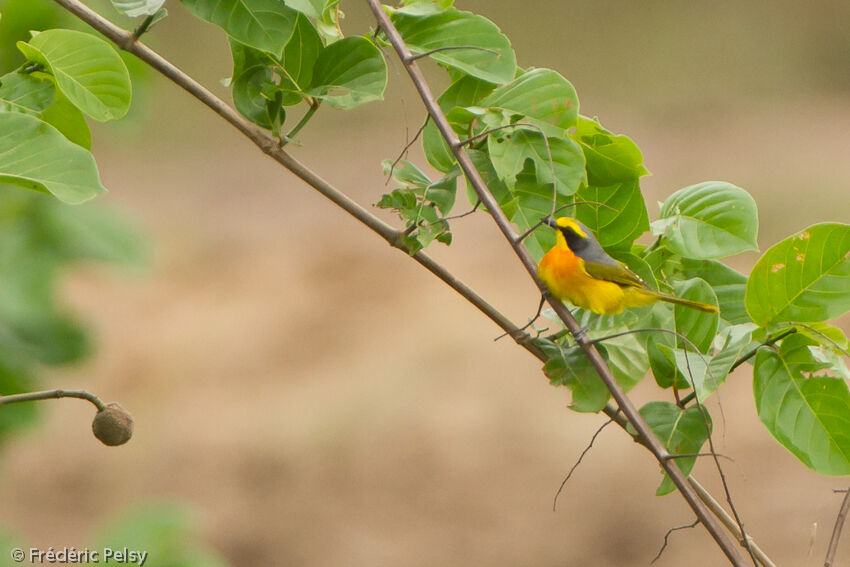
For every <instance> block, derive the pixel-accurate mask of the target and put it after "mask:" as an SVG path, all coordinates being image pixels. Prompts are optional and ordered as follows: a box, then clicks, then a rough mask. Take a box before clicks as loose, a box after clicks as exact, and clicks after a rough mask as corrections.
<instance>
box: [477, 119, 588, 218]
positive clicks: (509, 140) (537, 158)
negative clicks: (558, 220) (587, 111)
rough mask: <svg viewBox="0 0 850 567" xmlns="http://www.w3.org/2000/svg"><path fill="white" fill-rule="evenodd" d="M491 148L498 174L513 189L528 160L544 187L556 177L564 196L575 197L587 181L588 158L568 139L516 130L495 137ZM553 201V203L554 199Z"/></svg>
mask: <svg viewBox="0 0 850 567" xmlns="http://www.w3.org/2000/svg"><path fill="white" fill-rule="evenodd" d="M487 146H488V149H489V152H490V159H491V161H492V162H493V167H494V168H495V170H496V173H497V174H498V175H499V178H500V179H502V180H503V181H504V182H505V184H506V185H507V186H508V187H509V188H513V187H514V185H515V184H516V178H517V175H519V173H520V172H521V171H522V170H523V168H524V167H525V162H526V160H531V161H532V162H533V163H534V166H535V168H536V171H537V179H538V181H539V182H540V183H541V184H550V183H552V182H553V179H552V174H553V173H554V175H555V179H554V182H555V183H554V184H555V188H556V189H557V191H558V193H559V194H561V195H564V196H570V195H573V194H575V192H576V191H578V189H579V187H580V186H581V185H582V183H584V182H585V181H586V179H587V177H586V174H585V169H584V154H582V151H581V148H579V146H578V144H576V143H575V142H573V141H572V140H570V139H568V138H566V139H565V138H546V137H544V136H543V134H541V133H540V132H537V131H535V130H528V129H525V128H516V129H506V130H500V131H498V132H494V133H492V134H491V135H490V136H488V138H487ZM549 199H550V203H551V200H552V197H551V195H550V197H549Z"/></svg>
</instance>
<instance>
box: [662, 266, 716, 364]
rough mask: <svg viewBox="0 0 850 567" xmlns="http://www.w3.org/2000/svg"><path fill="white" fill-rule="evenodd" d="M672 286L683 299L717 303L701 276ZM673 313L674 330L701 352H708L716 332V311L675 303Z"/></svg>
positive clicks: (712, 291)
mask: <svg viewBox="0 0 850 567" xmlns="http://www.w3.org/2000/svg"><path fill="white" fill-rule="evenodd" d="M673 288H674V289H675V290H676V295H678V296H679V297H682V298H684V299H690V300H693V301H698V302H700V303H707V304H709V305H717V296H716V295H715V294H714V290H713V289H711V286H710V285H708V283H706V281H705V280H703V279H701V278H692V279H689V280H684V281H678V282H675V283H674V284H673ZM673 313H674V316H673V318H674V320H675V322H676V332H678V333H681V334H682V335H684V336H686V337H687V338H688V339H689V340H690V341H691V342H692V343H693V344H694V345H696V347H697V348H698V349H699V350H700V351H701V352H703V353H706V352H708V348H709V347H710V346H711V342H712V341H713V340H714V335H715V334H716V333H717V320H718V315H717V313H706V312H705V311H699V310H698V309H692V308H690V307H687V306H685V305H675V306H674V307H673Z"/></svg>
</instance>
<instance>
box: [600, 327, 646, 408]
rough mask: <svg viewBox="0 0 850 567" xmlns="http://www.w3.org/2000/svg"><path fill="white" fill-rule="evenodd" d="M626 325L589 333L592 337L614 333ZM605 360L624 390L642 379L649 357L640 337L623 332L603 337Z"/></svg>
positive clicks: (627, 389)
mask: <svg viewBox="0 0 850 567" xmlns="http://www.w3.org/2000/svg"><path fill="white" fill-rule="evenodd" d="M626 330H627V329H626V327H614V328H607V329H604V330H603V331H601V332H599V331H597V332H594V333H590V334H589V336H590V337H591V338H593V339H597V338H601V337H605V336H608V335H616V334H618V333H623V332H624V331H626ZM604 344H605V362H607V363H608V368H610V369H611V372H612V373H613V374H614V377H615V378H616V379H617V382H618V383H619V384H620V385H621V386H622V387H623V389H624V390H625V391H627V392H628V391H629V390H631V389H632V388H634V387H635V386H636V385H637V384H638V383H639V382H640V381H641V380H643V377H644V375H646V371H647V370H649V359H648V358H647V356H646V349H645V348H644V345H643V343H642V342H641V339H640V337H638V335H636V334H634V333H624V334H622V335H620V336H618V337H613V338H610V339H605V343H604Z"/></svg>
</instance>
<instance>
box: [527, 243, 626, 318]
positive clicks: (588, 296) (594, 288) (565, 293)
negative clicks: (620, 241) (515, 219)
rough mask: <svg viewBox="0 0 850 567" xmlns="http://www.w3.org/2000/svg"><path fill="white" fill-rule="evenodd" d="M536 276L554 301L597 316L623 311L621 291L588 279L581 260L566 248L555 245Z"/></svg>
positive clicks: (599, 281)
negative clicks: (556, 300) (566, 302)
mask: <svg viewBox="0 0 850 567" xmlns="http://www.w3.org/2000/svg"><path fill="white" fill-rule="evenodd" d="M537 275H538V277H539V278H540V280H541V281H542V282H543V283H544V284H546V287H547V289H548V290H549V292H550V293H551V294H552V296H553V297H555V298H556V299H558V300H560V301H569V302H570V303H572V304H573V305H575V306H577V307H581V308H582V309H587V310H590V311H593V312H594V313H598V314H600V315H613V314H615V313H620V312H621V311H622V310H623V308H624V307H625V296H624V294H623V288H621V287H620V286H619V285H618V284H616V283H614V282H609V281H605V280H600V279H596V278H593V277H591V276H590V275H589V274H588V273H587V270H585V268H584V260H582V259H581V258H579V257H577V256H576V255H575V254H573V252H572V250H570V249H569V247H567V246H559V245H557V244H556V245H555V246H554V247H552V249H551V250H549V251H548V252H547V253H546V255H545V256H543V258H542V259H541V260H540V264H539V265H538V267H537Z"/></svg>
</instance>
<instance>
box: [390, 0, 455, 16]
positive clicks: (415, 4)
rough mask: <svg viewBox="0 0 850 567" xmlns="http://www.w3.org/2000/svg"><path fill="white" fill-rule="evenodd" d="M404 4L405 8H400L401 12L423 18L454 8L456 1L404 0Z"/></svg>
mask: <svg viewBox="0 0 850 567" xmlns="http://www.w3.org/2000/svg"><path fill="white" fill-rule="evenodd" d="M402 3H403V4H404V7H403V8H398V11H399V12H401V13H403V14H411V15H414V16H421V15H427V14H437V13H439V12H443V11H445V10H447V9H448V8H451V7H452V4H454V0H404V2H402Z"/></svg>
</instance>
